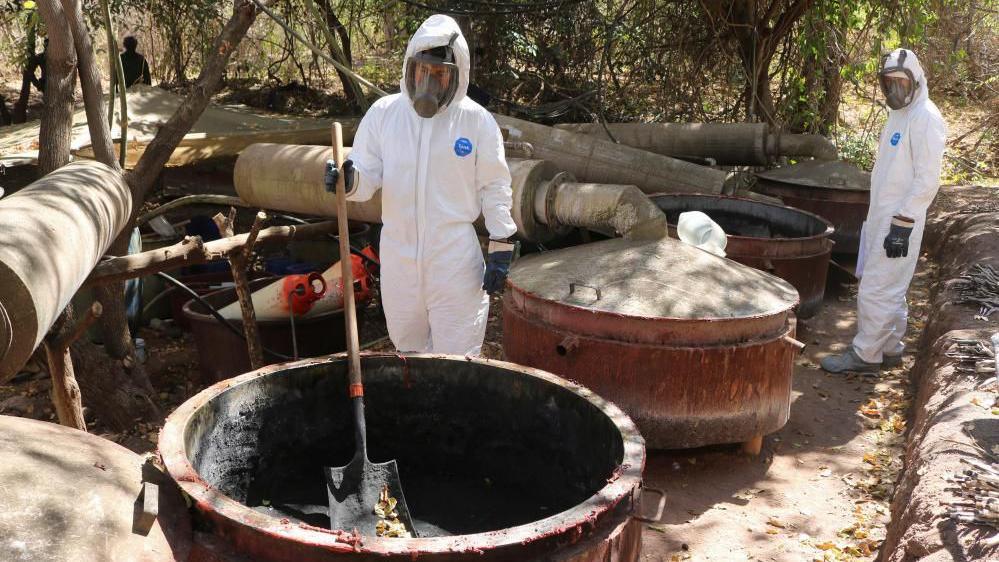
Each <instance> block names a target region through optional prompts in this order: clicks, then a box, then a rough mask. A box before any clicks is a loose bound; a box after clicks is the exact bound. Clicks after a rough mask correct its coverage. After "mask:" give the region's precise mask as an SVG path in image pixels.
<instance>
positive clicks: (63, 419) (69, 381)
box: [42, 302, 103, 431]
mask: <svg viewBox="0 0 999 562" xmlns="http://www.w3.org/2000/svg"><path fill="white" fill-rule="evenodd" d="M101 312H103V310H102V308H101V303H99V302H95V303H94V304H92V305H91V306H90V309H89V310H87V315H86V316H84V317H83V318H82V319H81V320H80V321H79V322H77V323H76V325H74V326H72V327H70V326H66V325H65V324H67V323H68V322H70V321H71V320H72V315H71V314H69V313H64V314H63V316H62V318H61V320H62V321H63V322H62V323H63V324H64V325H63V326H62V327H61V328H58V329H56V330H53V331H52V332H50V334H49V335H48V336H47V337H46V338H45V340H44V341H43V342H42V344H43V346H44V347H45V356H46V357H47V358H48V363H49V375H50V376H51V377H52V402H53V404H54V405H55V411H56V416H57V417H58V418H59V423H60V424H62V425H65V426H68V427H73V428H76V429H79V430H81V431H86V430H87V422H86V420H84V419H83V401H82V399H81V396H80V385H79V384H78V383H77V382H76V373H75V372H74V370H73V359H72V357H71V356H70V353H69V346H70V345H72V343H73V342H74V341H76V340H77V339H78V338H79V337H80V336H82V335H83V334H84V333H86V331H87V328H89V327H90V325H91V324H93V323H94V321H95V320H97V319H98V318H100V316H101Z"/></svg>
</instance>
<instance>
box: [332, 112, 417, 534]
mask: <svg viewBox="0 0 999 562" xmlns="http://www.w3.org/2000/svg"><path fill="white" fill-rule="evenodd" d="M333 150H334V158H335V160H336V161H335V163H333V164H332V166H334V167H336V166H342V165H343V162H344V150H343V128H342V127H341V125H340V123H334V124H333ZM327 166H330V164H329V163H327ZM327 171H329V169H328V170H327ZM327 177H328V176H327ZM336 218H337V223H338V227H339V231H340V256H341V259H340V263H341V264H343V277H342V282H343V308H344V318H345V319H346V323H347V358H348V359H349V363H350V387H349V390H350V402H351V407H352V408H353V410H354V443H355V446H356V450H355V451H354V458H353V459H351V461H350V463H349V464H347V466H340V467H326V468H325V473H326V488H327V491H328V495H329V506H330V507H329V514H330V529H333V530H337V529H343V530H350V529H355V530H357V532H358V533H360V534H361V535H366V536H377V535H382V534H383V533H382V532H379V528H380V527H381V528H382V529H384V528H385V527H386V526H388V528H389V532H388V533H386V534H388V536H397V534H398V533H399V532H400V531H402V529H401V527H400V523H401V525H403V526H405V531H408V532H409V533H410V535H411V536H413V537H415V536H416V529H415V528H414V527H413V519H412V517H411V516H410V515H409V508H408V507H407V506H406V498H405V496H403V493H402V484H401V483H400V482H399V467H398V466H397V465H396V462H395V460H391V461H388V462H382V463H373V462H371V461H369V460H368V444H367V441H368V438H367V431H366V430H365V425H364V385H363V384H362V382H361V358H360V356H359V353H360V352H359V350H358V340H357V311H356V310H355V306H354V277H353V271H351V263H352V262H351V259H350V240H349V238H348V236H349V234H348V229H347V194H346V190H345V188H344V177H343V175H339V177H338V178H337V180H336ZM376 508H377V511H378V514H376V513H375V512H376ZM392 531H395V533H393V532H392Z"/></svg>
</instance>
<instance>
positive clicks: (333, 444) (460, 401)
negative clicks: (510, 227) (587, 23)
mask: <svg viewBox="0 0 999 562" xmlns="http://www.w3.org/2000/svg"><path fill="white" fill-rule="evenodd" d="M362 366H363V370H364V377H365V401H366V406H367V408H366V417H367V429H368V446H369V455H370V457H371V458H372V460H375V461H378V460H380V459H388V458H390V457H391V458H395V459H397V461H398V463H399V468H400V475H401V478H402V483H403V487H404V489H405V492H406V500H407V503H408V504H409V508H410V511H411V513H412V514H413V516H414V519H416V521H417V530H418V531H419V532H420V534H421V538H413V539H402V538H378V537H373V536H360V535H358V534H356V533H354V532H352V531H351V530H334V531H331V530H329V529H328V528H326V524H327V523H328V518H327V516H326V488H325V480H324V477H323V471H322V469H323V467H324V466H338V465H342V464H345V463H346V461H347V460H348V459H349V458H350V456H351V455H352V454H353V450H354V444H353V431H352V425H351V424H352V418H351V416H350V408H349V406H348V397H347V393H346V390H345V389H346V388H347V377H346V372H347V362H346V361H345V358H344V357H343V356H342V355H338V356H332V357H331V358H322V359H310V360H304V361H299V362H295V363H287V364H282V365H273V366H270V367H265V368H263V369H260V370H257V371H254V372H251V373H247V374H245V375H241V376H239V377H236V378H233V379H230V380H227V381H222V382H220V383H218V384H216V385H214V386H212V387H209V388H208V389H205V390H204V391H202V392H201V393H199V394H198V395H196V396H195V397H193V398H191V399H190V400H188V401H187V402H185V403H184V404H183V405H181V406H180V407H179V408H178V409H177V410H176V411H175V412H174V413H173V414H172V415H171V416H170V417H169V418H168V420H167V423H166V425H165V426H164V429H163V432H162V434H161V438H160V452H161V454H162V457H163V461H164V463H165V465H166V469H167V471H168V472H169V475H170V476H171V477H172V478H173V479H174V480H175V481H176V482H177V483H178V484H179V486H180V487H181V489H182V490H183V491H184V493H185V494H187V495H188V496H189V497H190V499H191V501H192V503H193V506H194V513H193V518H194V521H195V527H196V528H199V529H204V530H206V532H207V533H208V536H207V537H206V538H210V539H211V540H210V541H209V542H212V543H214V544H215V547H214V548H216V549H217V550H218V549H221V550H223V551H227V553H228V554H227V555H228V556H231V557H232V558H231V559H236V558H235V557H237V556H242V557H244V558H239V559H241V560H242V559H253V560H270V561H279V560H280V561H284V560H296V561H319V560H323V561H326V560H354V561H362V560H363V561H367V560H379V561H390V560H400V561H401V560H405V561H411V560H413V559H419V560H433V561H436V560H442V561H448V562H450V561H458V560H475V561H499V560H503V561H512V560H518V561H519V560H525V561H528V560H559V561H573V562H583V561H591V560H592V561H596V560H607V559H614V560H625V561H635V560H638V553H639V549H640V541H641V524H640V523H639V522H638V520H636V519H635V510H636V509H637V506H638V504H639V502H640V498H641V495H642V491H643V490H642V487H641V475H642V470H643V467H644V464H645V449H644V442H643V440H642V438H641V436H640V435H639V433H638V431H637V429H636V428H635V426H634V425H633V424H632V422H631V420H630V419H628V416H627V415H625V414H624V413H623V412H621V410H619V409H618V408H617V407H616V406H614V405H613V404H611V403H610V402H607V401H605V400H603V399H602V398H600V397H598V396H597V395H595V394H594V393H592V392H591V391H589V390H587V389H585V388H583V387H580V386H578V385H576V384H574V383H570V382H567V381H565V380H563V379H560V378H558V377H555V376H553V375H551V374H548V373H544V372H541V371H538V370H535V369H530V368H525V367H520V366H517V365H512V364H509V363H502V362H496V361H487V360H478V359H467V358H464V357H450V356H430V355H410V356H399V355H391V354H386V355H364V356H362ZM202 543H203V544H207V543H206V542H205V541H204V540H202ZM206 559H210V558H206ZM218 559H219V560H226V561H228V560H229V559H230V558H218Z"/></svg>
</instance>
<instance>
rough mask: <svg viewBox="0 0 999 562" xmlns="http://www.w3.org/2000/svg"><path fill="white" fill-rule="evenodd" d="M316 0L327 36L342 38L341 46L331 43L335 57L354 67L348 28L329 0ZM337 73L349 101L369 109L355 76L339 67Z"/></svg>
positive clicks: (365, 109)
mask: <svg viewBox="0 0 999 562" xmlns="http://www.w3.org/2000/svg"><path fill="white" fill-rule="evenodd" d="M315 2H316V5H318V6H319V7H321V8H322V9H323V12H324V14H325V19H326V27H327V29H328V30H329V32H330V33H327V34H326V35H327V37H330V38H332V37H333V34H336V37H337V38H339V40H340V46H339V48H337V47H336V46H335V45H330V51H331V54H332V55H333V58H335V59H337V60H338V61H340V63H341V64H343V65H344V66H346V67H347V68H352V67H353V64H354V63H353V56H352V54H351V50H350V34H349V33H347V28H346V27H344V25H343V23H342V22H341V21H340V18H338V17H337V15H336V13H335V12H334V11H333V6H331V5H330V2H329V0H315ZM336 74H337V76H338V77H339V78H340V83H341V84H343V93H344V95H345V96H346V97H347V101H348V102H350V103H352V104H354V105H355V106H356V107H357V108H358V109H359V110H361V111H362V112H364V111H367V109H368V104H367V102H366V100H365V98H364V90H363V89H361V85H360V84H358V83H357V80H354V78H353V77H351V76H350V75H349V74H347V73H346V72H343V71H342V70H340V69H339V68H338V69H336Z"/></svg>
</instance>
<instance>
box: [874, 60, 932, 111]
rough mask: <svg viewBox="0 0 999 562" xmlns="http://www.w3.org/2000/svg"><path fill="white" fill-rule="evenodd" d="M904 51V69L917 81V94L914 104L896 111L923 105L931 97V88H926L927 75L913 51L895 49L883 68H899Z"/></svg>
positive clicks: (914, 97)
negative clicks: (899, 61)
mask: <svg viewBox="0 0 999 562" xmlns="http://www.w3.org/2000/svg"><path fill="white" fill-rule="evenodd" d="M902 51H906V55H905V60H904V61H903V62H902V67H903V68H905V69H906V70H908V71H909V72H911V73H912V78H913V79H914V80H915V81H916V93H915V94H914V95H913V96H912V103H910V104H909V105H907V106H905V107H903V108H901V109H897V110H894V111H906V110H908V109H909V108H911V107H914V106H916V105H919V104H921V103H922V102H924V101H926V100H927V99H929V97H930V92H929V88H927V86H926V73H925V72H923V66H922V65H921V64H919V57H917V56H916V53H914V52H912V50H911V49H895V50H894V51H892V52H891V53H890V54H889V55H888V59H887V60H886V61H885V63H884V65H883V67H882V68H887V67H892V66H897V65H898V58H899V57H900V56H901V54H902Z"/></svg>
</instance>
